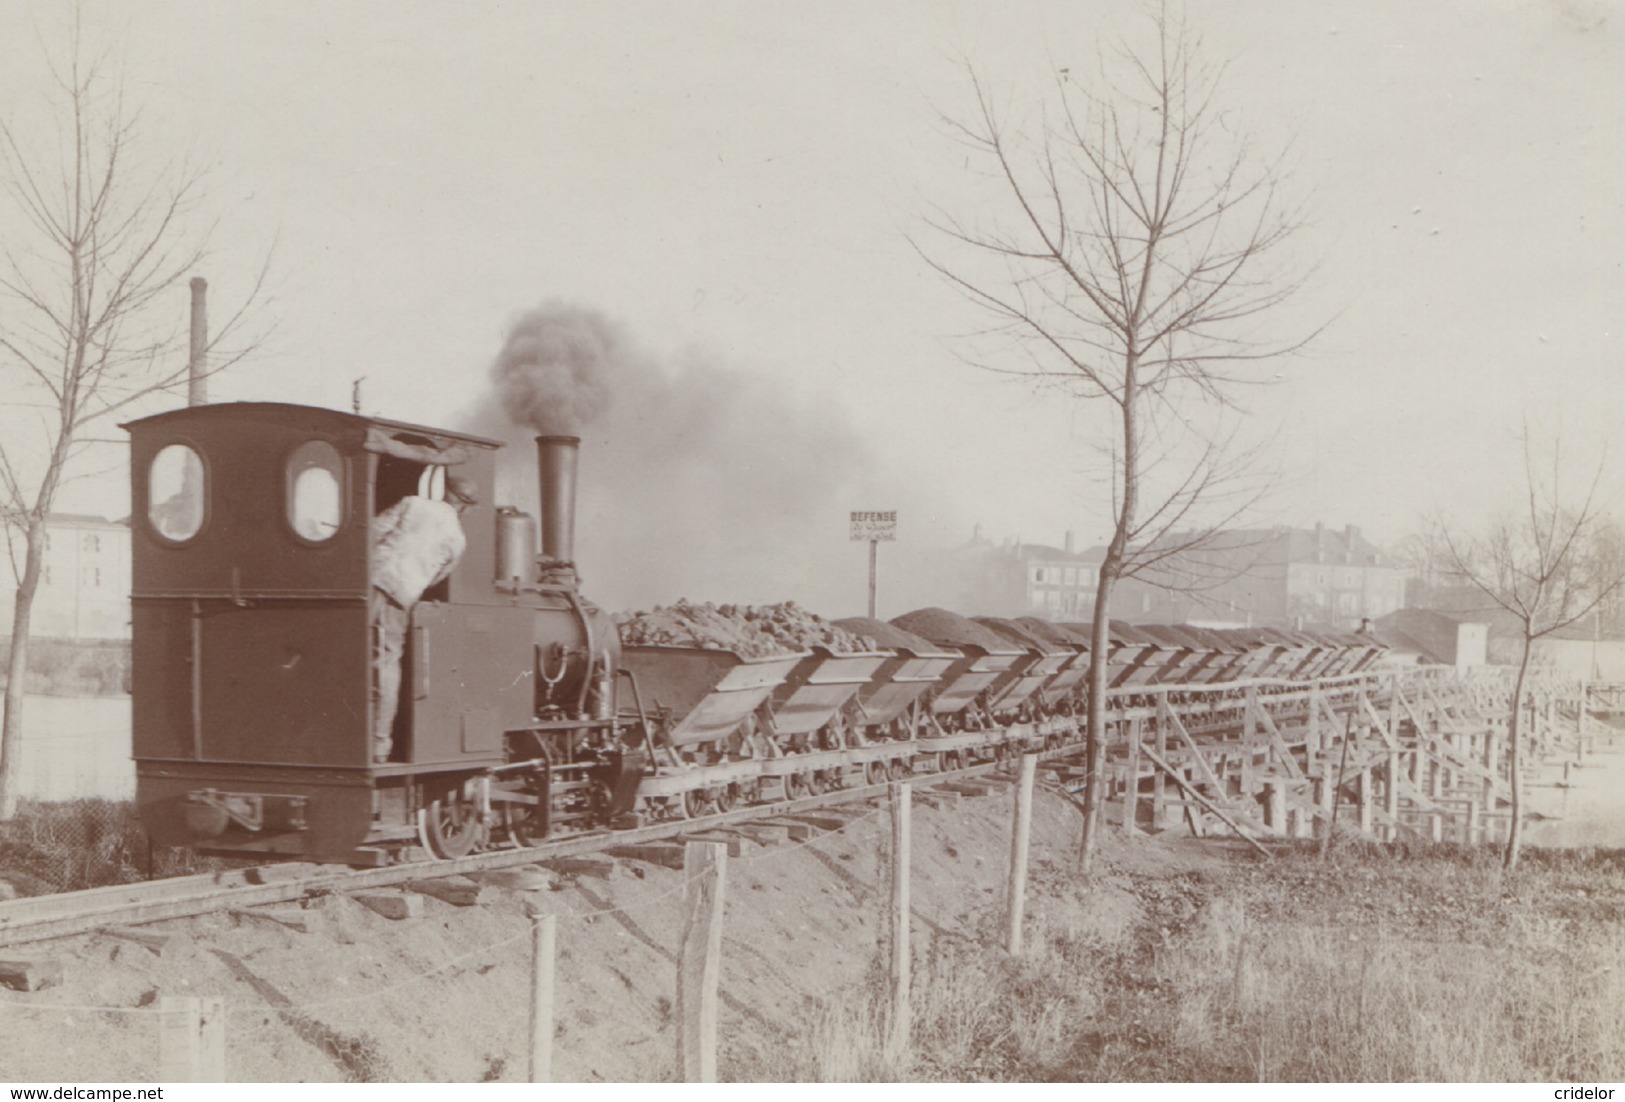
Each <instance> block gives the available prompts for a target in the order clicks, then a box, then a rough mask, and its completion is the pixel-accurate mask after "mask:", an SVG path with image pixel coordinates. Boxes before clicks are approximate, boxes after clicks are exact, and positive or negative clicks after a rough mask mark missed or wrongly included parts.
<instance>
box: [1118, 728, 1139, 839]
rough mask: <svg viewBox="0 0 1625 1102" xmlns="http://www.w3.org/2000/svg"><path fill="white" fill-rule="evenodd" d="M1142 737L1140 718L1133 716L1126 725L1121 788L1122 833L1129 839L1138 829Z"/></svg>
mask: <svg viewBox="0 0 1625 1102" xmlns="http://www.w3.org/2000/svg"><path fill="white" fill-rule="evenodd" d="M1143 736H1144V731H1143V730H1142V729H1141V726H1140V717H1139V716H1135V717H1134V718H1133V719H1131V720H1129V723H1128V765H1127V767H1126V770H1125V777H1124V787H1123V833H1124V834H1126V835H1129V836H1130V837H1132V836H1133V835H1134V832H1135V831H1136V830H1137V829H1138V827H1139V824H1138V823H1137V822H1136V821H1135V820H1136V819H1137V818H1138V816H1139V814H1140V739H1141V738H1142V737H1143Z"/></svg>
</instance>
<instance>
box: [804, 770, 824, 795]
mask: <svg viewBox="0 0 1625 1102" xmlns="http://www.w3.org/2000/svg"><path fill="white" fill-rule="evenodd" d="M805 776H806V781H807V795H809V796H822V795H823V794H824V793H825V792H826V791H827V786H826V782H825V779H824V771H823V770H822V769H816V770H814V771H813V772H811V773H808V774H806V775H805Z"/></svg>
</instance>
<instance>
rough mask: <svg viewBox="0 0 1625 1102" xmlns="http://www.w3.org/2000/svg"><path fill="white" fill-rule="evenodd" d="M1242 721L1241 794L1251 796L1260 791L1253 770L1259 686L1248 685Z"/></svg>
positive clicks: (1256, 741)
mask: <svg viewBox="0 0 1625 1102" xmlns="http://www.w3.org/2000/svg"><path fill="white" fill-rule="evenodd" d="M1242 716H1243V718H1242V721H1241V751H1242V753H1241V794H1242V795H1243V796H1245V797H1248V798H1251V797H1252V795H1253V794H1254V793H1255V792H1257V791H1258V788H1257V787H1256V780H1255V777H1254V772H1253V750H1254V749H1255V748H1256V747H1257V745H1258V687H1257V686H1256V685H1248V686H1247V702H1246V705H1245V707H1244V709H1243V713H1242Z"/></svg>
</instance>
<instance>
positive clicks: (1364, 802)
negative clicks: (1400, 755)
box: [1360, 765, 1373, 835]
mask: <svg viewBox="0 0 1625 1102" xmlns="http://www.w3.org/2000/svg"><path fill="white" fill-rule="evenodd" d="M1372 803H1373V801H1372V799H1371V767H1370V766H1369V765H1368V766H1366V767H1365V768H1364V769H1361V770H1360V833H1361V834H1365V835H1370V833H1371V808H1372Z"/></svg>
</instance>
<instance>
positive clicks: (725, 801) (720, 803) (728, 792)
mask: <svg viewBox="0 0 1625 1102" xmlns="http://www.w3.org/2000/svg"><path fill="white" fill-rule="evenodd" d="M715 803H716V805H717V810H718V811H732V810H733V809H734V808H735V807H736V806H737V805H738V803H739V786H738V785H737V784H725V785H723V786H722V787H721V788H719V789H717V790H716V799H715Z"/></svg>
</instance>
